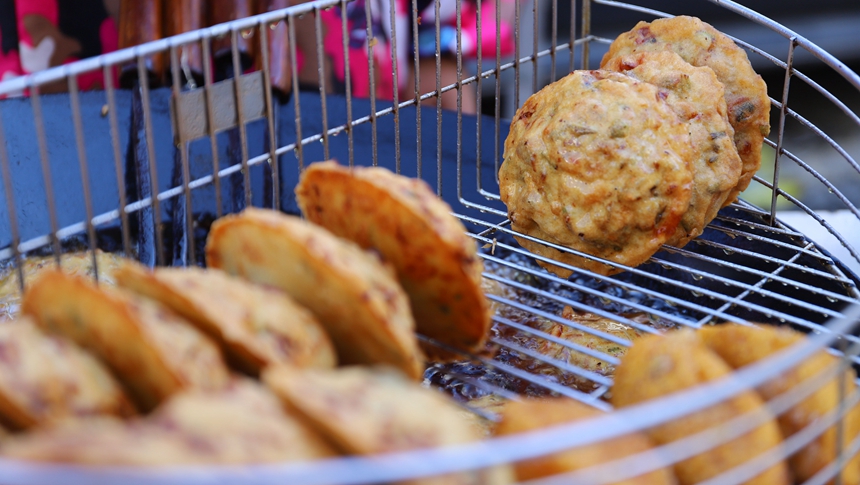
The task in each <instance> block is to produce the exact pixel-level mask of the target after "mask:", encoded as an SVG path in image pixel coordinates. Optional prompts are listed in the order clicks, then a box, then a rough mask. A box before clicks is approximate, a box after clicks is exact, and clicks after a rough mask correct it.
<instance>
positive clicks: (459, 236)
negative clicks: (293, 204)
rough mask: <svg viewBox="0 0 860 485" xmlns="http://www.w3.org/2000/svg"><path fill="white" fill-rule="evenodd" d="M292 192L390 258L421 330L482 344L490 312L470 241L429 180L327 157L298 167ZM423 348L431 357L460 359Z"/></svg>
mask: <svg viewBox="0 0 860 485" xmlns="http://www.w3.org/2000/svg"><path fill="white" fill-rule="evenodd" d="M296 199H297V201H298V203H299V207H301V209H302V213H303V214H304V215H305V217H307V218H308V220H310V221H311V222H313V223H315V224H319V225H321V226H323V227H325V228H326V229H328V230H329V231H331V232H332V233H334V234H335V235H337V236H340V237H343V238H345V239H349V240H350V241H353V242H354V243H356V244H358V245H359V246H361V247H363V248H365V249H373V250H376V251H378V252H379V253H380V254H381V255H382V257H383V258H384V259H385V260H386V261H387V262H389V263H391V265H392V266H393V267H394V269H395V271H396V272H397V279H398V280H399V281H400V284H401V285H403V289H404V290H405V291H406V294H407V295H408V296H409V302H410V306H411V308H412V315H413V316H414V317H415V326H416V329H417V331H418V332H420V333H421V334H423V335H425V336H427V337H430V338H433V339H435V340H438V341H440V342H442V343H444V344H446V345H449V346H452V347H454V348H456V349H460V350H466V351H476V350H479V349H481V348H482V347H483V346H484V342H485V341H486V339H487V334H488V332H489V329H490V313H489V303H488V302H487V299H486V298H485V297H484V294H483V292H482V291H481V272H482V271H483V264H482V263H481V259H480V258H478V255H477V249H476V245H475V241H474V240H473V239H472V238H470V237H469V236H468V235H467V234H466V228H465V227H464V226H463V224H462V223H461V222H460V221H459V220H458V219H457V218H456V217H454V216H453V215H452V214H451V212H452V211H451V207H450V206H448V204H446V203H445V202H444V201H442V199H440V198H439V197H438V196H437V195H436V194H435V193H434V192H433V190H432V189H431V188H430V186H428V185H427V183H426V182H424V181H423V180H420V179H412V178H408V177H404V176H401V175H397V174H395V173H393V172H391V171H390V170H388V169H385V168H382V167H343V166H340V165H338V163H337V162H335V161H327V162H320V163H315V164H313V165H311V166H310V167H308V168H307V169H306V170H305V171H304V172H303V173H302V176H301V179H300V180H299V184H298V185H297V186H296ZM423 348H424V351H425V353H427V355H428V357H431V358H434V359H435V360H450V359H451V358H455V359H456V358H462V356H461V355H460V354H456V353H450V352H445V351H443V350H441V349H440V348H438V347H437V346H433V345H425V346H424V347H423Z"/></svg>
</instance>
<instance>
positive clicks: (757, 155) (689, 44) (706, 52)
mask: <svg viewBox="0 0 860 485" xmlns="http://www.w3.org/2000/svg"><path fill="white" fill-rule="evenodd" d="M666 50H669V51H672V52H675V53H676V54H678V55H680V56H681V57H682V58H683V59H684V60H685V61H687V62H689V63H690V64H692V65H694V66H707V67H710V68H711V69H713V71H714V74H716V75H717V79H719V80H720V82H721V83H723V85H724V86H725V98H726V105H727V107H728V115H729V122H730V123H731V124H732V126H733V127H734V129H735V136H734V142H735V147H737V151H738V154H739V155H740V157H741V160H742V161H743V169H742V173H741V176H740V180H739V181H738V184H737V186H736V187H735V188H734V189H733V190H732V191H731V193H729V196H728V197H727V198H726V201H725V204H726V205H728V204H730V203H731V202H734V201H735V199H736V198H737V195H738V194H739V193H741V192H743V191H744V190H745V189H746V188H747V186H749V183H750V180H752V177H753V175H755V173H756V171H758V169H759V166H761V147H762V142H763V140H764V138H765V137H766V136H767V135H768V133H770V98H769V97H768V95H767V85H765V83H764V80H763V79H762V78H761V76H759V75H758V74H756V72H755V71H754V70H753V68H752V66H751V65H750V62H749V58H748V57H747V54H746V52H744V50H743V49H741V48H740V47H738V46H737V45H736V44H735V43H734V42H733V41H732V40H731V39H730V38H729V37H727V36H726V35H725V34H723V33H721V32H719V31H718V30H717V29H715V28H714V27H712V26H711V25H709V24H707V23H705V22H702V21H701V20H700V19H698V18H696V17H687V16H678V17H673V18H668V19H658V20H655V21H653V22H651V23H648V22H639V23H638V24H636V26H634V27H633V29H632V30H630V31H629V32H625V33H623V34H621V35H619V36H618V37H617V38H616V39H615V41H613V42H612V45H610V46H609V52H607V53H606V55H605V56H604V57H603V61H602V62H601V63H600V65H601V68H603V67H604V66H607V65H609V64H610V63H611V62H613V59H614V58H617V57H623V56H627V55H629V54H632V53H635V52H643V51H666Z"/></svg>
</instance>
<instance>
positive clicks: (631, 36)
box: [499, 17, 770, 277]
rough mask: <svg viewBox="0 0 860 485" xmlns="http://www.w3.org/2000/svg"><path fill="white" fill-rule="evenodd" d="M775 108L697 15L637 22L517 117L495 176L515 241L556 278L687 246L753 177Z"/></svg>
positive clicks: (739, 54)
mask: <svg viewBox="0 0 860 485" xmlns="http://www.w3.org/2000/svg"><path fill="white" fill-rule="evenodd" d="M769 111H770V99H769V98H768V96H767V87H766V85H765V83H764V81H763V80H762V79H761V76H759V75H758V74H756V73H755V71H753V69H752V67H751V66H750V62H749V59H748V58H747V56H746V53H745V52H744V51H743V50H742V49H741V48H740V47H738V46H737V45H735V44H734V42H732V41H731V39H729V38H728V37H727V36H725V35H724V34H722V33H720V32H719V31H717V30H716V29H714V28H713V27H712V26H710V25H708V24H706V23H704V22H702V21H701V20H699V19H697V18H693V17H675V18H671V19H660V20H655V21H654V22H652V23H650V24H649V23H646V22H640V23H639V24H637V25H636V26H635V27H634V28H633V30H631V31H629V32H626V33H624V34H621V35H620V36H618V38H617V39H616V40H615V41H614V42H613V43H612V45H611V46H610V49H609V52H608V53H607V54H606V56H605V57H604V58H603V62H602V63H601V69H600V70H594V71H574V72H572V73H571V74H569V75H568V76H566V77H564V78H562V79H560V80H559V81H557V82H555V83H553V84H550V85H549V86H546V87H545V88H544V89H542V90H541V91H539V92H538V93H535V94H534V95H533V96H531V97H530V98H529V99H528V100H527V101H526V102H525V103H524V104H523V106H522V107H521V108H520V109H519V110H518V111H517V113H516V115H515V116H514V119H513V121H512V122H511V129H510V133H509V135H508V138H507V139H506V141H505V155H504V163H503V164H502V167H501V170H500V173H499V183H500V195H501V198H502V201H503V202H505V204H506V205H507V207H508V214H509V217H510V219H511V225H512V227H513V229H514V230H515V231H517V232H519V233H521V234H522V235H521V236H518V237H517V240H518V241H519V242H520V244H521V245H522V246H523V247H525V248H526V249H528V250H530V251H532V252H533V253H535V254H536V255H537V256H538V263H539V264H541V266H543V267H545V268H546V269H548V270H549V271H551V272H553V273H555V274H557V275H559V276H562V277H568V276H570V274H571V273H572V272H573V268H574V267H576V268H583V269H586V270H589V271H592V272H595V273H598V274H604V275H611V274H615V273H619V272H621V271H623V270H624V269H626V268H627V267H634V266H637V265H640V264H642V263H645V262H646V261H648V259H649V258H650V257H651V256H652V255H653V254H654V253H656V252H657V251H658V250H660V248H661V246H662V245H664V244H668V245H672V246H676V247H683V246H684V245H685V244H687V243H688V242H689V241H690V240H692V239H693V238H695V237H697V236H699V235H701V234H702V233H703V231H704V228H705V226H707V225H708V224H709V223H710V222H711V221H712V220H713V219H714V217H716V215H717V212H718V211H719V210H720V209H721V208H722V207H725V206H727V205H729V204H731V203H732V202H734V201H735V200H736V199H737V196H738V194H739V193H740V192H742V191H743V190H744V189H746V187H747V186H748V185H749V182H750V180H751V179H752V176H753V175H754V174H755V172H756V171H757V170H758V168H759V165H760V163H761V146H762V143H763V140H764V137H765V136H767V134H768V133H769V131H770V126H769V122H768V119H769ZM545 243H549V244H545ZM570 250H573V251H574V252H571V251H570ZM554 262H559V263H562V264H563V265H564V266H560V265H557V264H554Z"/></svg>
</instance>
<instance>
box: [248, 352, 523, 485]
mask: <svg viewBox="0 0 860 485" xmlns="http://www.w3.org/2000/svg"><path fill="white" fill-rule="evenodd" d="M263 382H264V383H266V385H268V386H269V388H271V389H272V390H273V391H274V392H275V394H277V395H278V397H280V398H281V400H282V401H283V402H284V404H285V405H286V406H287V408H288V409H289V410H291V411H292V412H294V413H295V414H296V415H297V416H301V417H302V418H304V419H305V420H306V422H307V423H308V424H309V425H310V426H311V427H312V428H314V429H316V430H317V432H319V433H320V435H321V436H323V437H325V438H327V439H328V440H329V441H330V442H331V443H333V444H335V445H336V446H337V447H338V449H340V450H341V451H342V452H344V453H347V454H357V455H372V454H378V453H386V452H397V451H407V450H417V449H422V448H436V447H444V446H452V445H458V444H465V443H471V442H475V441H478V440H480V439H481V435H480V433H479V431H478V429H477V428H476V427H474V426H473V425H472V423H471V422H470V421H469V420H468V419H466V418H465V417H464V416H463V414H462V410H461V409H460V408H459V407H458V406H457V405H456V404H454V402H453V401H451V400H450V398H447V397H446V396H444V395H443V394H441V393H439V392H437V391H435V390H432V389H427V388H424V387H423V386H421V385H420V384H418V383H416V382H413V381H411V380H409V379H407V378H405V376H403V374H401V373H400V372H397V371H394V370H392V369H387V368H384V367H381V366H379V367H372V366H371V367H345V368H340V369H334V370H327V369H295V368H289V367H284V366H278V367H270V368H268V369H266V370H265V371H264V372H263ZM502 468H506V467H502ZM485 474H486V475H485ZM504 475H505V473H504V470H503V469H502V470H490V471H486V472H474V473H473V472H463V473H457V474H452V475H449V476H444V477H433V478H427V479H419V480H412V481H410V483H413V484H418V483H421V484H426V485H429V484H431V483H432V484H439V485H442V484H446V485H447V484H450V485H454V484H463V485H465V484H471V483H474V484H475V485H478V484H482V483H488V484H489V483H504V482H506V481H507V480H505V478H504ZM490 476H492V477H494V478H493V479H492V480H487V479H482V477H483V478H488V477H490Z"/></svg>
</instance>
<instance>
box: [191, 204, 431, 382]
mask: <svg viewBox="0 0 860 485" xmlns="http://www.w3.org/2000/svg"><path fill="white" fill-rule="evenodd" d="M206 262H207V264H208V265H209V267H212V268H218V269H221V270H224V271H226V272H227V273H229V274H232V275H238V276H240V277H242V278H244V279H246V280H249V281H251V282H254V283H258V284H262V285H266V286H272V287H275V288H278V289H280V290H283V291H285V292H286V293H287V294H288V295H290V296H291V297H292V298H293V299H294V300H296V302H298V303H299V304H300V305H302V306H304V307H305V308H307V309H308V310H310V311H311V313H313V314H314V315H315V316H316V317H317V319H318V320H319V321H320V323H321V324H322V325H323V327H324V328H325V329H326V331H327V332H328V335H329V337H331V340H332V343H333V344H334V346H335V349H337V354H338V360H339V362H340V363H342V364H389V365H392V366H394V367H397V368H398V369H400V370H402V371H403V372H404V373H406V374H407V375H409V376H412V377H414V378H416V379H417V378H420V377H421V375H422V374H423V372H424V357H423V355H422V353H421V350H420V348H419V347H418V341H417V338H416V336H415V321H414V320H413V319H412V314H411V313H410V311H409V300H408V298H407V296H406V293H405V292H404V291H403V289H402V288H401V287H400V285H399V284H398V283H397V280H396V278H395V276H394V271H393V270H392V269H391V267H390V266H388V265H385V264H383V263H382V262H380V261H379V259H377V258H376V257H375V256H374V255H373V254H371V253H369V252H366V251H364V250H362V249H361V248H360V247H358V246H357V245H355V244H354V243H352V242H350V241H347V240H345V239H340V238H338V237H337V236H335V235H334V234H332V233H330V232H329V231H328V230H326V229H324V228H322V227H319V226H316V225H314V224H311V223H310V222H307V221H305V220H302V219H300V218H298V217H295V216H288V215H286V214H283V213H279V212H276V211H271V210H264V209H253V208H249V209H245V210H244V211H243V212H242V213H241V214H236V215H229V216H225V217H222V218H221V219H218V220H217V221H215V223H214V224H212V229H211V230H210V231H209V239H208V240H207V242H206Z"/></svg>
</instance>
